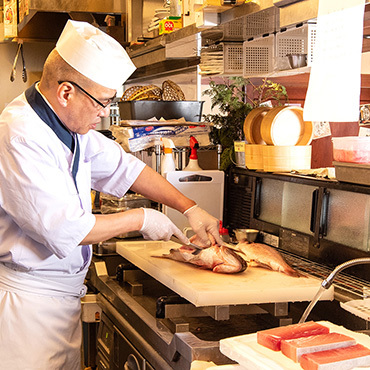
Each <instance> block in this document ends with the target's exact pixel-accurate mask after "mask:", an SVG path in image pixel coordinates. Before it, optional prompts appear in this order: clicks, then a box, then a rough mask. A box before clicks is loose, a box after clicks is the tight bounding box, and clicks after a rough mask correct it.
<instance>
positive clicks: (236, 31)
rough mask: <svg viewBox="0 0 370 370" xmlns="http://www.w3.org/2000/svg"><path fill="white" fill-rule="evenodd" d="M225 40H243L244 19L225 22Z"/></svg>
mask: <svg viewBox="0 0 370 370" xmlns="http://www.w3.org/2000/svg"><path fill="white" fill-rule="evenodd" d="M222 28H223V38H222V40H224V41H243V30H244V19H243V18H237V19H234V20H232V21H230V22H227V23H224V24H223V26H222Z"/></svg>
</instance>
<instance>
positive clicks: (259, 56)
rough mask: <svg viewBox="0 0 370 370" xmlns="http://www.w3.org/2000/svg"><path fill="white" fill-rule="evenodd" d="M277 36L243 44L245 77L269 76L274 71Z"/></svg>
mask: <svg viewBox="0 0 370 370" xmlns="http://www.w3.org/2000/svg"><path fill="white" fill-rule="evenodd" d="M274 49H275V35H268V36H266V37H259V38H256V39H253V40H249V41H244V43H243V76H244V77H246V78H248V77H251V76H256V75H261V74H269V73H271V72H273V70H274Z"/></svg>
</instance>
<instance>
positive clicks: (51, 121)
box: [25, 84, 80, 189]
mask: <svg viewBox="0 0 370 370" xmlns="http://www.w3.org/2000/svg"><path fill="white" fill-rule="evenodd" d="M25 95H26V99H27V101H28V104H29V105H30V106H31V107H32V109H33V110H34V111H35V112H36V113H37V115H38V116H39V117H40V118H41V120H42V121H43V122H45V123H46V124H47V125H48V126H49V127H50V128H51V129H52V130H53V131H54V133H55V134H56V135H57V136H58V138H59V140H61V141H62V142H63V143H64V144H65V145H66V146H67V147H68V148H69V149H70V150H71V152H72V153H74V151H75V149H76V154H75V157H74V161H73V165H72V177H73V181H74V182H75V185H76V189H77V182H76V175H77V171H78V162H79V158H80V146H79V143H78V138H77V134H76V135H75V137H73V135H72V134H71V132H70V131H69V130H68V129H67V127H65V126H64V125H63V123H62V121H61V120H60V119H59V117H58V116H57V115H56V114H55V112H54V111H53V110H52V109H51V108H50V107H49V105H48V104H47V103H46V101H45V100H44V98H43V97H42V96H41V94H40V93H39V92H38V91H37V89H36V84H33V85H32V86H31V87H29V88H28V89H27V90H26V91H25ZM75 138H76V139H75Z"/></svg>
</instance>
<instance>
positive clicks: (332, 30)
mask: <svg viewBox="0 0 370 370" xmlns="http://www.w3.org/2000/svg"><path fill="white" fill-rule="evenodd" d="M364 8H365V0H320V2H319V14H318V18H317V31H316V43H315V48H314V52H313V55H314V56H313V62H312V65H311V74H310V80H309V84H308V90H307V95H306V101H305V105H304V114H303V117H304V120H305V121H330V122H352V121H358V117H359V105H360V92H361V52H362V38H363V17H364Z"/></svg>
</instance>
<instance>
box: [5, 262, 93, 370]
mask: <svg viewBox="0 0 370 370" xmlns="http://www.w3.org/2000/svg"><path fill="white" fill-rule="evenodd" d="M85 275H86V270H85V271H81V272H80V273H79V274H76V275H65V276H63V275H60V274H59V275H55V276H51V275H48V276H45V275H40V274H37V275H35V274H33V273H25V272H21V271H15V270H13V269H10V268H8V267H6V266H4V265H3V264H1V263H0V312H1V315H0V343H2V345H1V346H0V369H2V370H18V369H19V370H80V369H81V365H80V360H81V354H80V349H81V338H82V334H81V321H80V314H81V302H80V297H82V296H83V295H84V294H85V293H86V287H85V286H84V285H83V281H84V277H85Z"/></svg>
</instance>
